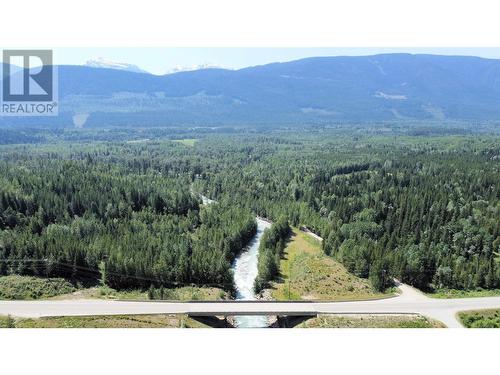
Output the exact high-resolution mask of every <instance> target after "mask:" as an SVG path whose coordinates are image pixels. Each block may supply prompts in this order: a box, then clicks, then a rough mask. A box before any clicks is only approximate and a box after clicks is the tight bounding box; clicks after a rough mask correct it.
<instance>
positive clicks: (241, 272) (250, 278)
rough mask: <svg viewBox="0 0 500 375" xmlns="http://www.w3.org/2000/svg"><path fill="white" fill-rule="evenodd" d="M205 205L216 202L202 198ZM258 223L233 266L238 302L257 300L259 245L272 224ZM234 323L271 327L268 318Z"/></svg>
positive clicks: (245, 318) (238, 319)
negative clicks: (255, 286)
mask: <svg viewBox="0 0 500 375" xmlns="http://www.w3.org/2000/svg"><path fill="white" fill-rule="evenodd" d="M201 199H202V201H203V204H212V203H216V201H214V200H212V199H210V198H207V197H205V196H203V195H202V196H201ZM255 220H256V221H257V233H256V234H255V236H254V237H253V238H252V240H251V241H250V243H249V244H248V245H247V246H246V247H245V248H244V249H242V251H241V253H240V254H238V256H237V257H236V258H235V260H234V262H233V264H232V270H233V273H234V285H235V288H236V300H241V301H253V300H256V299H257V298H256V296H255V292H254V284H255V279H256V278H257V273H258V272H257V261H258V257H259V245H260V240H261V238H262V235H263V234H264V230H265V229H266V228H269V227H270V226H271V224H270V223H269V222H267V221H265V220H262V219H260V218H258V217H257V218H255ZM234 323H235V326H236V327H237V328H263V327H268V326H269V320H268V317H267V316H254V315H248V316H235V317H234Z"/></svg>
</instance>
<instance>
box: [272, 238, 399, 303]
mask: <svg viewBox="0 0 500 375" xmlns="http://www.w3.org/2000/svg"><path fill="white" fill-rule="evenodd" d="M280 272H281V276H282V278H281V280H280V281H279V282H274V283H272V284H271V287H272V288H271V296H272V297H273V298H274V299H276V300H288V299H291V300H301V299H303V300H304V299H306V300H362V299H374V298H382V297H387V296H390V295H391V294H392V293H391V292H390V291H389V292H388V293H377V292H375V291H374V290H373V289H372V287H371V285H370V282H369V281H368V280H366V279H362V278H359V277H356V276H354V275H352V274H350V273H349V272H348V271H347V270H346V269H345V267H344V266H342V265H341V264H340V263H338V262H336V261H335V260H334V259H332V258H331V257H328V256H326V255H325V254H324V253H323V251H322V249H321V243H320V242H319V241H318V240H316V239H314V238H312V237H311V236H309V235H307V234H306V233H304V232H302V231H300V230H298V229H297V228H294V229H293V233H292V236H291V238H290V241H289V242H288V244H287V247H286V248H285V252H284V257H283V259H282V260H281V262H280Z"/></svg>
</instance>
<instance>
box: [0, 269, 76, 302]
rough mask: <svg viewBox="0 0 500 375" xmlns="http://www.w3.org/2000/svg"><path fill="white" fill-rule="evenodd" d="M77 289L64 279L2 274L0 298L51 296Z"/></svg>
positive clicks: (15, 298) (39, 297) (23, 298)
mask: <svg viewBox="0 0 500 375" xmlns="http://www.w3.org/2000/svg"><path fill="white" fill-rule="evenodd" d="M73 291H75V287H74V286H73V285H71V284H70V283H69V282H67V281H66V280H64V279H60V278H50V279H45V278H40V277H33V276H19V275H10V276H1V277H0V299H9V300H31V299H41V298H50V297H54V296H57V295H61V294H68V293H72V292H73Z"/></svg>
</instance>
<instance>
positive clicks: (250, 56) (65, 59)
mask: <svg viewBox="0 0 500 375" xmlns="http://www.w3.org/2000/svg"><path fill="white" fill-rule="evenodd" d="M395 52H407V53H431V54H443V55H470V56H479V57H485V58H497V59H500V48H372V47H370V48H207V47H203V48H57V49H55V50H54V58H55V63H56V64H69V65H82V64H85V63H86V61H87V60H91V59H96V58H99V57H102V58H104V59H108V60H112V61H115V62H124V63H129V64H134V65H137V66H139V67H140V68H141V69H144V70H146V71H148V72H151V73H154V74H165V73H166V72H167V71H170V70H171V69H173V68H175V67H177V66H180V67H184V66H194V65H199V64H212V65H217V66H221V67H223V68H228V69H239V68H243V67H246V66H253V65H261V64H267V63H271V62H279V61H290V60H296V59H300V58H304V57H312V56H339V55H348V56H359V55H372V54H377V53H395Z"/></svg>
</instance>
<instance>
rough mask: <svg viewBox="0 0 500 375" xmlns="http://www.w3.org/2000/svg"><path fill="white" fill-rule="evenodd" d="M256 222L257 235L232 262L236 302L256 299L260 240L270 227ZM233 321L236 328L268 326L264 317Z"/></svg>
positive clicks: (250, 317)
mask: <svg viewBox="0 0 500 375" xmlns="http://www.w3.org/2000/svg"><path fill="white" fill-rule="evenodd" d="M256 220H257V233H256V234H255V236H254V238H252V241H250V243H249V244H248V246H247V247H246V248H245V249H243V250H242V252H241V253H240V254H239V255H238V256H237V257H236V259H235V260H234V262H233V267H232V268H233V271H234V284H235V287H236V299H237V300H244V301H252V300H255V299H256V297H255V292H254V283H255V279H256V277H257V259H258V256H259V245H260V239H261V237H262V235H263V234H264V230H265V229H266V228H269V227H270V226H271V224H270V223H268V222H267V221H264V220H262V219H259V218H256ZM234 320H235V325H236V327H237V328H261V327H267V326H268V325H269V322H268V318H267V317H266V316H251V315H249V316H236V317H235V318H234Z"/></svg>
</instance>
